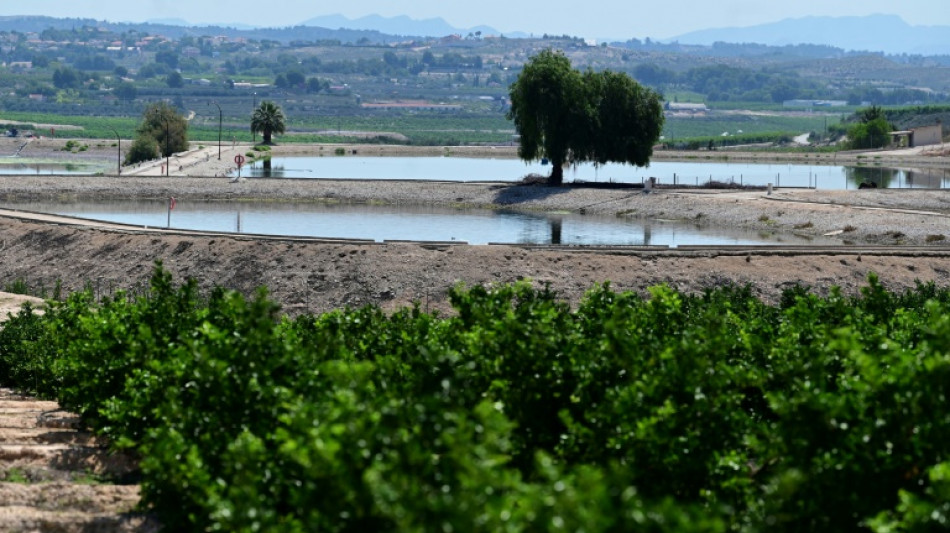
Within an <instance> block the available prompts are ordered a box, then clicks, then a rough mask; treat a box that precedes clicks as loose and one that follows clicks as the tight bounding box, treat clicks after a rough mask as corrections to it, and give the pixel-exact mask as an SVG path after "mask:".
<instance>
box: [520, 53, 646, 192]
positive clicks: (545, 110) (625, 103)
mask: <svg viewBox="0 0 950 533" xmlns="http://www.w3.org/2000/svg"><path fill="white" fill-rule="evenodd" d="M510 94H511V109H510V110H509V112H508V118H509V119H510V120H512V121H514V123H515V128H516V129H517V131H518V133H519V135H520V136H521V144H520V146H519V148H518V155H519V156H520V157H521V159H523V160H525V161H533V160H537V159H540V158H542V157H544V158H547V159H549V160H550V161H551V164H552V165H553V168H552V170H551V176H550V178H549V183H550V184H552V185H559V184H561V183H562V182H563V179H564V165H565V164H577V163H581V162H584V161H589V162H593V163H595V164H604V163H608V162H613V163H629V164H633V165H637V166H646V165H647V164H649V162H650V156H651V155H653V145H654V144H655V143H656V141H657V140H658V139H659V137H660V131H661V130H662V128H663V108H662V106H661V105H660V96H659V94H658V93H656V92H655V91H653V90H651V89H648V88H645V87H643V86H641V85H640V84H639V83H637V82H636V81H634V80H633V79H632V78H630V77H629V76H627V75H626V74H623V73H617V72H611V71H609V70H608V71H604V72H594V71H590V70H589V71H587V72H585V73H583V74H582V73H581V72H579V71H577V70H575V69H574V68H572V67H571V63H570V60H568V59H567V57H565V56H564V54H562V53H560V52H554V51H552V50H544V51H542V52H540V53H539V54H538V55H536V56H534V57H533V58H531V60H530V61H528V63H527V64H526V65H525V67H524V70H522V72H521V74H520V75H519V76H518V79H517V80H516V81H515V83H514V84H512V86H511V90H510Z"/></svg>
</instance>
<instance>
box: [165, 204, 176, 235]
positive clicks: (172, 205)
mask: <svg viewBox="0 0 950 533" xmlns="http://www.w3.org/2000/svg"><path fill="white" fill-rule="evenodd" d="M176 203H177V202H176V201H175V197H174V196H171V197H169V198H168V221H167V222H166V223H165V227H166V228H170V227H172V209H175V204H176Z"/></svg>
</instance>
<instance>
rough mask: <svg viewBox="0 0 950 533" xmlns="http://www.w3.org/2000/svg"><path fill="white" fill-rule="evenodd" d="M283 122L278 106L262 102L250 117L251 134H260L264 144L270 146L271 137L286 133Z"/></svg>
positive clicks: (282, 114) (266, 101) (269, 102)
mask: <svg viewBox="0 0 950 533" xmlns="http://www.w3.org/2000/svg"><path fill="white" fill-rule="evenodd" d="M285 120H286V119H285V118H284V112H283V111H281V109H280V106H279V105H277V104H275V103H274V102H271V101H268V100H264V101H263V102H261V104H260V105H259V106H258V107H257V109H255V110H254V114H253V115H252V116H251V132H253V133H260V134H261V136H262V137H264V144H271V135H273V134H274V133H284V131H286V124H285Z"/></svg>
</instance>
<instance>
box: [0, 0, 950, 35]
mask: <svg viewBox="0 0 950 533" xmlns="http://www.w3.org/2000/svg"><path fill="white" fill-rule="evenodd" d="M0 3H2V8H0V15H49V16H57V17H91V18H96V19H105V20H109V21H114V22H126V21H128V22H142V21H145V20H148V19H156V18H180V19H184V20H186V21H188V22H191V23H244V24H253V25H258V26H290V25H294V24H297V23H300V22H302V21H304V20H307V19H309V18H312V17H315V16H320V15H332V14H337V13H339V14H342V15H345V16H347V17H349V18H357V17H362V16H365V15H371V14H379V15H384V16H396V15H408V16H410V17H412V18H415V19H423V18H433V17H442V18H443V19H445V20H446V21H447V22H448V23H449V24H451V25H453V26H455V27H457V28H469V27H472V26H476V25H479V24H484V25H488V26H491V27H493V28H495V29H497V30H499V31H502V32H512V31H525V32H529V33H535V34H538V35H540V34H543V33H549V34H556V35H561V34H569V35H577V36H581V37H588V38H604V37H610V38H618V39H620V38H622V39H628V38H631V37H637V38H641V39H642V38H644V37H652V38H657V39H664V38H669V37H674V36H677V35H681V34H683V33H686V32H689V31H693V30H700V29H707V28H722V27H733V26H751V25H755V24H760V23H765V22H775V21H778V20H782V19H786V18H799V17H804V16H809V15H827V16H848V15H857V16H861V15H871V14H876V13H883V14H894V15H899V16H900V17H901V18H903V19H904V20H905V21H906V22H908V23H909V24H912V25H931V26H936V25H940V26H943V25H948V26H950V5H948V3H947V0H861V1H851V0H848V1H847V2H845V1H842V0H795V1H791V2H771V1H769V0H718V1H716V0H679V1H666V2H662V1H660V2H657V1H651V2H646V1H643V0H520V1H513V0H466V1H464V2H461V1H456V0H411V1H407V2H395V1H393V0H349V1H343V2H330V1H326V0H323V1H316V0H263V1H262V0H227V1H220V0H32V1H21V0H0Z"/></svg>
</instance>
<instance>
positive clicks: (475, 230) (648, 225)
mask: <svg viewBox="0 0 950 533" xmlns="http://www.w3.org/2000/svg"><path fill="white" fill-rule="evenodd" d="M8 207H11V208H15V209H25V210H30V211H39V212H47V213H55V214H61V215H70V216H78V217H84V218H91V219H98V220H108V221H113V222H121V223H126V224H135V225H142V226H152V227H166V226H167V225H170V227H172V228H179V229H194V230H201V231H216V232H238V233H252V234H269V235H299V236H312V237H326V238H339V239H367V240H373V241H386V240H413V241H442V242H452V241H456V242H468V243H471V244H486V243H524V244H564V245H637V246H643V245H656V246H686V245H697V244H700V245H751V244H779V243H785V244H808V243H814V244H823V243H824V242H825V241H827V242H828V243H831V242H832V241H831V240H830V239H824V240H822V239H819V240H815V241H810V240H806V239H803V238H800V237H796V236H791V235H783V234H774V235H771V234H758V233H755V232H750V231H740V230H736V229H733V228H709V227H699V226H696V225H693V224H689V223H673V222H659V221H643V220H636V219H628V218H623V217H607V216H592V215H578V214H541V213H536V212H530V213H528V212H522V211H516V210H490V209H452V208H437V207H418V206H415V207H407V206H376V205H350V204H345V205H341V204H334V205H327V204H312V203H273V202H261V203H255V202H249V203H246V202H239V203H231V202H191V201H183V200H179V201H178V202H177V204H176V206H175V209H174V210H173V211H171V212H170V213H169V211H168V209H167V207H168V206H167V203H166V202H165V201H164V200H161V201H129V202H122V201H115V202H82V203H77V204H58V203H48V202H43V203H39V202H30V203H14V204H8Z"/></svg>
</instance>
